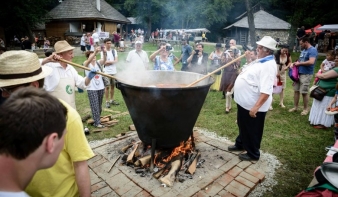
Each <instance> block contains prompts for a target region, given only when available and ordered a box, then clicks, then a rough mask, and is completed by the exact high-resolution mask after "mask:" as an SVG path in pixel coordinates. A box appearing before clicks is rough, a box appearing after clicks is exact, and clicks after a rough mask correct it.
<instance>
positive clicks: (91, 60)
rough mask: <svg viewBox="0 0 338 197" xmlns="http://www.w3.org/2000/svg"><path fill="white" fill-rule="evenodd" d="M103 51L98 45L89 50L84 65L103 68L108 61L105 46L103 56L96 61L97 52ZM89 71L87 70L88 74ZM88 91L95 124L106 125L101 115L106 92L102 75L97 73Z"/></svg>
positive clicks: (100, 126) (99, 126) (98, 125)
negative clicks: (102, 122)
mask: <svg viewBox="0 0 338 197" xmlns="http://www.w3.org/2000/svg"><path fill="white" fill-rule="evenodd" d="M100 51H101V49H100V47H96V48H95V50H94V51H87V52H86V53H85V54H86V57H87V60H86V61H84V63H83V65H84V66H85V67H88V68H90V69H95V70H97V71H102V70H101V65H103V64H104V63H105V62H106V59H107V51H106V49H105V48H103V58H102V59H101V60H99V61H96V54H97V53H99V52H100ZM88 73H89V71H86V75H88ZM87 93H88V98H89V104H90V109H91V110H92V115H93V119H94V126H95V127H98V128H102V127H104V126H103V125H101V121H100V116H101V112H102V100H103V94H104V84H103V79H102V76H101V75H95V76H94V78H93V79H92V80H91V81H90V84H89V85H88V86H87Z"/></svg>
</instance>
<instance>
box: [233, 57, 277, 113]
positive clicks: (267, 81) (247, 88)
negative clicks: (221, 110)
mask: <svg viewBox="0 0 338 197" xmlns="http://www.w3.org/2000/svg"><path fill="white" fill-rule="evenodd" d="M260 60H262V59H258V60H256V61H254V62H252V63H250V64H249V65H247V66H246V67H244V68H243V70H242V72H241V73H240V74H239V75H238V77H237V79H236V81H235V86H234V91H235V97H234V99H235V102H236V103H237V104H239V105H240V106H242V107H243V108H244V109H246V110H250V109H251V108H252V107H253V106H254V105H255V104H256V102H257V101H258V98H259V97H260V95H261V93H264V94H268V95H270V96H269V98H268V99H267V100H266V101H265V103H264V104H263V105H262V106H261V107H260V108H259V109H258V111H259V112H266V111H268V110H269V107H270V104H271V102H272V90H273V84H274V80H275V78H276V75H277V65H276V62H275V60H274V59H271V60H269V61H266V62H263V63H261V62H259V61H260Z"/></svg>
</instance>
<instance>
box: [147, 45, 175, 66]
mask: <svg viewBox="0 0 338 197" xmlns="http://www.w3.org/2000/svg"><path fill="white" fill-rule="evenodd" d="M171 49H172V48H171V46H170V45H168V47H167V43H161V44H160V46H159V47H158V50H157V51H155V52H154V53H153V54H151V55H150V57H149V59H150V60H151V61H153V62H154V70H168V71H174V70H175V68H174V64H173V59H172V58H174V56H170V57H169V54H170V50H171Z"/></svg>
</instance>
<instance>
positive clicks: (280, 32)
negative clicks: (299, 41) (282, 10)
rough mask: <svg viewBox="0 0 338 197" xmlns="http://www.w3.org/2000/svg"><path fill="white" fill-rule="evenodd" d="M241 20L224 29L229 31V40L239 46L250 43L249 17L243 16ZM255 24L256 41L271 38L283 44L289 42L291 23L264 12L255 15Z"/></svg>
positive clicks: (260, 11) (227, 33)
mask: <svg viewBox="0 0 338 197" xmlns="http://www.w3.org/2000/svg"><path fill="white" fill-rule="evenodd" d="M239 18H240V19H239V20H238V21H237V22H235V23H233V24H231V25H229V26H227V27H225V28H224V29H225V30H226V31H227V32H226V35H227V37H228V38H234V39H235V40H236V41H237V44H239V45H241V44H248V43H250V36H249V23H248V17H247V16H246V15H244V14H243V15H241V16H240V17H239ZM254 23H255V31H256V38H254V39H260V38H263V37H264V36H271V37H272V38H274V39H277V38H279V39H280V41H281V42H283V43H286V42H287V41H288V37H289V30H290V28H291V25H290V23H288V22H286V21H284V20H282V19H279V18H277V17H275V16H273V15H271V14H269V13H267V12H265V11H264V10H259V11H257V12H256V13H254Z"/></svg>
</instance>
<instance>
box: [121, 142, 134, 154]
mask: <svg viewBox="0 0 338 197" xmlns="http://www.w3.org/2000/svg"><path fill="white" fill-rule="evenodd" d="M132 146H133V144H129V145H128V146H125V147H123V148H121V149H120V150H118V153H120V154H124V153H126V152H127V150H128V149H129V148H131V147H132Z"/></svg>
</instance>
